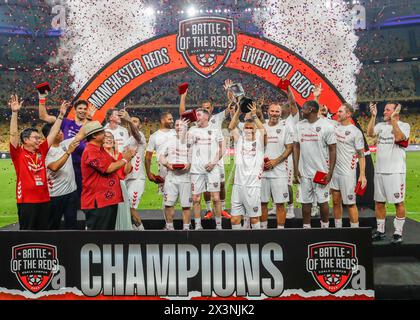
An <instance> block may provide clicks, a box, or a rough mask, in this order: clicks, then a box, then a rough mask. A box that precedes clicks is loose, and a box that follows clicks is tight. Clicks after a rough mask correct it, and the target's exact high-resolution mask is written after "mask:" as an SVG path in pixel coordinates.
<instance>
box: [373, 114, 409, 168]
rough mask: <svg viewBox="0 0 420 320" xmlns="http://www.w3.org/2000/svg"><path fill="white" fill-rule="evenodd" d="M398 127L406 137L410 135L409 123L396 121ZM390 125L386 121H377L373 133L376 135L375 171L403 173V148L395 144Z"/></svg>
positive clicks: (404, 166)
mask: <svg viewBox="0 0 420 320" xmlns="http://www.w3.org/2000/svg"><path fill="white" fill-rule="evenodd" d="M398 127H399V128H400V130H401V131H402V133H404V135H405V137H406V138H407V139H408V138H409V137H410V125H409V124H408V123H406V122H402V121H398ZM392 130H393V129H392V125H390V124H388V123H386V122H380V123H378V124H377V125H376V126H375V128H374V131H375V134H376V135H378V142H377V149H376V168H375V172H376V173H405V172H406V164H405V150H404V148H403V147H400V146H399V145H397V144H395V138H394V134H393V133H392Z"/></svg>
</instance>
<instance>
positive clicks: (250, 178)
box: [234, 130, 264, 188]
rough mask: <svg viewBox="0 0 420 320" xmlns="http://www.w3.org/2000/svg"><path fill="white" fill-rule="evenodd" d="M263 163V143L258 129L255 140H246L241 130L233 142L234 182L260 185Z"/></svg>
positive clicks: (249, 185) (241, 184)
mask: <svg viewBox="0 0 420 320" xmlns="http://www.w3.org/2000/svg"><path fill="white" fill-rule="evenodd" d="M263 165H264V143H263V142H262V141H261V133H260V131H259V130H257V132H256V133H255V140H254V141H250V140H246V139H245V136H244V134H243V133H242V132H240V135H239V138H238V140H237V142H236V144H235V166H236V168H235V182H234V184H236V185H239V186H248V187H258V188H260V187H261V174H262V172H263Z"/></svg>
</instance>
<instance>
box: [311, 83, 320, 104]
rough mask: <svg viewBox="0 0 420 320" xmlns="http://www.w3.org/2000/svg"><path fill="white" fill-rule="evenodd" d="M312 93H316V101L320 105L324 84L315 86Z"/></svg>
mask: <svg viewBox="0 0 420 320" xmlns="http://www.w3.org/2000/svg"><path fill="white" fill-rule="evenodd" d="M312 92H313V93H314V100H315V101H316V102H318V103H319V97H320V96H321V92H322V83H320V84H318V85H315V87H314V89H313V90H312Z"/></svg>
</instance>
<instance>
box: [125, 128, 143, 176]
mask: <svg viewBox="0 0 420 320" xmlns="http://www.w3.org/2000/svg"><path fill="white" fill-rule="evenodd" d="M140 139H141V143H140V144H139V143H138V142H137V141H136V139H134V137H130V138H129V139H128V140H127V141H125V143H124V148H127V147H129V148H136V155H135V156H134V157H133V159H131V166H132V167H133V169H132V170H131V172H130V173H129V174H127V175H126V177H125V179H126V180H131V179H146V174H145V172H144V153H145V150H146V138H145V137H144V134H143V132H140Z"/></svg>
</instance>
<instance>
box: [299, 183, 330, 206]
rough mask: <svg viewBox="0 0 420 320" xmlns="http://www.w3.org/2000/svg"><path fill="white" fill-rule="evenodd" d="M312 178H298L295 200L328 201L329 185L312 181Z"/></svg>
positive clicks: (304, 201) (306, 201)
mask: <svg viewBox="0 0 420 320" xmlns="http://www.w3.org/2000/svg"><path fill="white" fill-rule="evenodd" d="M312 180H313V179H312V178H305V177H301V178H300V184H299V185H298V188H297V191H296V200H297V202H300V203H305V204H306V203H314V202H317V203H325V202H328V201H330V186H329V184H327V185H325V186H324V185H322V184H319V183H315V182H313V181H312Z"/></svg>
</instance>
